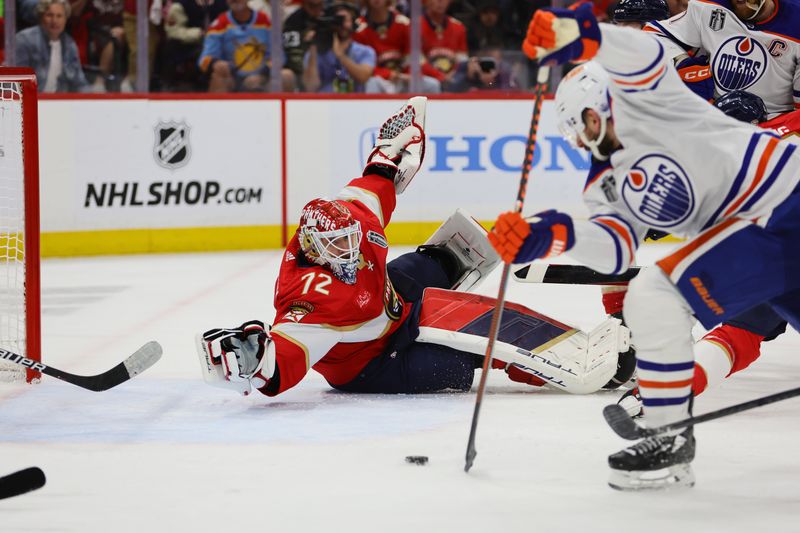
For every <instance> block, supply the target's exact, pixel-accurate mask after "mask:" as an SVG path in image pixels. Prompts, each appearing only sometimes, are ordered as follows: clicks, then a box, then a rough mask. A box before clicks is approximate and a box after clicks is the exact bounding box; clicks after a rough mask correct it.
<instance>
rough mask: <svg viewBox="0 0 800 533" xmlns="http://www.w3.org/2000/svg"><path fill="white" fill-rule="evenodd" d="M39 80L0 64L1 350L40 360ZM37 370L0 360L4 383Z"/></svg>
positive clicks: (35, 375) (34, 376)
mask: <svg viewBox="0 0 800 533" xmlns="http://www.w3.org/2000/svg"><path fill="white" fill-rule="evenodd" d="M37 106H38V103H37V97H36V78H35V76H34V74H33V71H32V70H30V69H23V68H0V349H3V350H8V351H10V352H14V353H16V354H19V355H22V356H25V357H27V358H29V359H34V360H36V361H40V360H41V354H40V352H41V340H40V339H41V334H40V299H39V291H40V289H39V161H38V158H39V150H38V140H37V139H38V110H37ZM38 378H39V375H38V373H35V372H32V371H30V370H28V371H26V370H25V369H24V368H23V367H21V366H19V365H15V364H13V363H10V362H7V361H4V360H2V359H0V381H22V380H27V381H29V382H30V381H34V380H37V379H38Z"/></svg>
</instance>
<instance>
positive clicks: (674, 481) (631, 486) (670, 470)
mask: <svg viewBox="0 0 800 533" xmlns="http://www.w3.org/2000/svg"><path fill="white" fill-rule="evenodd" d="M608 486H609V487H611V488H612V489H616V490H621V491H639V490H671V489H678V488H689V487H693V486H694V472H693V471H692V465H691V464H688V463H681V464H676V465H672V466H669V467H667V468H662V469H661V470H647V471H627V470H612V471H611V475H610V476H609V478H608Z"/></svg>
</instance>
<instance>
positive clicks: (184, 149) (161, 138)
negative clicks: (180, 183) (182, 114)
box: [153, 122, 192, 170]
mask: <svg viewBox="0 0 800 533" xmlns="http://www.w3.org/2000/svg"><path fill="white" fill-rule="evenodd" d="M155 137H156V140H155V146H154V147H153V156H154V157H155V159H156V163H158V164H159V165H160V166H162V167H164V168H168V169H170V170H174V169H176V168H180V167H182V166H184V165H186V163H188V162H189V157H190V156H191V155H192V153H191V148H190V146H189V126H187V125H186V123H185V122H159V123H158V125H156V128H155Z"/></svg>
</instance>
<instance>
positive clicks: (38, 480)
mask: <svg viewBox="0 0 800 533" xmlns="http://www.w3.org/2000/svg"><path fill="white" fill-rule="evenodd" d="M45 481H46V479H45V477H44V472H42V469H41V468H39V467H36V466H32V467H30V468H25V469H23V470H20V471H18V472H14V473H13V474H9V475H7V476H3V477H0V500H3V499H5V498H11V497H12V496H19V495H20V494H25V493H26V492H30V491H32V490H36V489H40V488H42V487H44V484H45Z"/></svg>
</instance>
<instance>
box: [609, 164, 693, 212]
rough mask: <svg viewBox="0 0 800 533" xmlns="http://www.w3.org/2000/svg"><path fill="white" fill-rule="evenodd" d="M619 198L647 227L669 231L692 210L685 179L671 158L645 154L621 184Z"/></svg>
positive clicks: (684, 173)
mask: <svg viewBox="0 0 800 533" xmlns="http://www.w3.org/2000/svg"><path fill="white" fill-rule="evenodd" d="M622 198H623V199H624V200H625V204H626V205H627V206H628V208H629V209H630V210H631V212H632V213H633V215H634V216H635V217H636V218H638V219H639V220H641V221H642V222H644V223H645V224H647V225H648V226H651V227H656V228H671V227H673V226H676V225H678V224H680V223H681V222H683V221H684V220H686V218H687V217H688V216H689V215H690V214H691V213H692V211H693V210H694V193H693V191H692V184H691V182H690V181H689V177H688V176H687V175H686V172H685V171H684V170H683V168H682V167H681V166H680V165H679V164H678V163H677V162H676V161H674V160H673V159H672V158H669V157H667V156H664V155H661V154H649V155H646V156H644V157H642V158H641V159H639V160H638V161H637V162H636V163H635V164H634V165H633V166H632V167H631V169H630V170H629V171H628V174H627V175H626V176H625V180H624V181H623V183H622Z"/></svg>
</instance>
